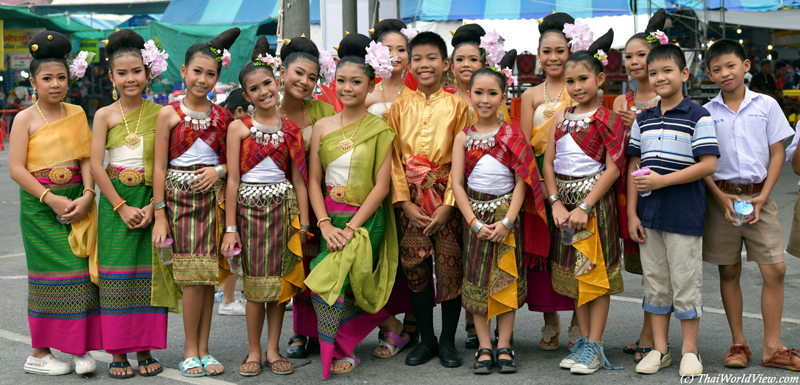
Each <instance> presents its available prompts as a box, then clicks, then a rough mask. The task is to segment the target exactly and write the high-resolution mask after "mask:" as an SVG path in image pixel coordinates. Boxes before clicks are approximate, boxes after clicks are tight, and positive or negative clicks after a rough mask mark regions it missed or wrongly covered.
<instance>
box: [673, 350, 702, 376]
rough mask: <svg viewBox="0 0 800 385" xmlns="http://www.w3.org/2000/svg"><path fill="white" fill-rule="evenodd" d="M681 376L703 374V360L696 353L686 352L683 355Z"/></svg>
mask: <svg viewBox="0 0 800 385" xmlns="http://www.w3.org/2000/svg"><path fill="white" fill-rule="evenodd" d="M678 373H680V375H681V377H697V376H699V375H701V374H703V360H701V359H700V356H698V355H697V354H694V353H686V354H684V355H683V357H681V369H680V370H679V371H678Z"/></svg>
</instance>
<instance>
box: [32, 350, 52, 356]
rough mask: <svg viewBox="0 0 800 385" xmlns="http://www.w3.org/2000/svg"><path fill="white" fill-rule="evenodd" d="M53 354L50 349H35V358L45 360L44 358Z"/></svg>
mask: <svg viewBox="0 0 800 385" xmlns="http://www.w3.org/2000/svg"><path fill="white" fill-rule="evenodd" d="M50 353H52V352H51V351H50V348H36V349H33V356H34V357H36V358H44V356H46V355H48V354H50Z"/></svg>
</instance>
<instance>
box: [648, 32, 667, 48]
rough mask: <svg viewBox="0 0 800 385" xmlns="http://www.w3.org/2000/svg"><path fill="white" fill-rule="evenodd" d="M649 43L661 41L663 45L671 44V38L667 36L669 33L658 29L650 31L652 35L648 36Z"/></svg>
mask: <svg viewBox="0 0 800 385" xmlns="http://www.w3.org/2000/svg"><path fill="white" fill-rule="evenodd" d="M647 42H648V43H659V44H661V45H664V44H669V38H667V34H666V33H664V32H662V31H660V30H656V31H655V32H650V36H648V37H647Z"/></svg>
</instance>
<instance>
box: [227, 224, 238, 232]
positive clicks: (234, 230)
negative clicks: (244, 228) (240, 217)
mask: <svg viewBox="0 0 800 385" xmlns="http://www.w3.org/2000/svg"><path fill="white" fill-rule="evenodd" d="M225 232H226V233H238V232H239V226H225Z"/></svg>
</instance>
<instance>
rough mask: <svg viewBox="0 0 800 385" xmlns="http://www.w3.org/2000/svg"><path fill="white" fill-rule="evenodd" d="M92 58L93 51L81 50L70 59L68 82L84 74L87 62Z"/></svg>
mask: <svg viewBox="0 0 800 385" xmlns="http://www.w3.org/2000/svg"><path fill="white" fill-rule="evenodd" d="M93 58H94V52H87V51H81V52H78V54H77V55H75V58H74V59H72V63H70V65H69V83H70V84H71V83H74V82H75V81H76V80H78V79H80V78H82V77H83V76H84V75H86V69H87V68H89V62H90V61H92V59H93Z"/></svg>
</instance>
